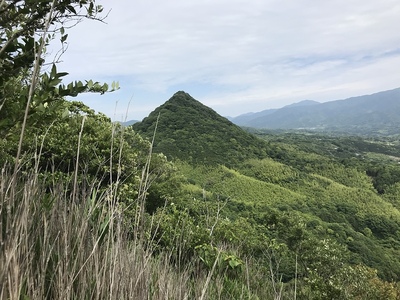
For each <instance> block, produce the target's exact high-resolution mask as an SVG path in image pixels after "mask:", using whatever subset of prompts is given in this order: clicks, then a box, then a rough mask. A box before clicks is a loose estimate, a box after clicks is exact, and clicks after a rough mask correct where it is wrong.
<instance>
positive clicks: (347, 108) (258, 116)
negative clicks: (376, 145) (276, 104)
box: [232, 88, 400, 134]
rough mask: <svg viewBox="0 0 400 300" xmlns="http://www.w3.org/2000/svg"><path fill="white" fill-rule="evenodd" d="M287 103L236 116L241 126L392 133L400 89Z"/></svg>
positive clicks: (399, 118) (399, 105)
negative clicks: (332, 98)
mask: <svg viewBox="0 0 400 300" xmlns="http://www.w3.org/2000/svg"><path fill="white" fill-rule="evenodd" d="M305 103H307V102H300V103H299V104H300V105H289V106H285V107H283V108H281V109H277V110H267V111H264V112H260V113H254V114H251V115H245V116H238V117H236V118H233V119H232V121H233V122H234V123H236V124H238V125H241V126H248V127H255V128H268V129H311V130H317V131H334V132H343V133H361V134H378V133H379V134H395V133H397V132H398V130H399V124H400V88H398V89H394V90H390V91H384V92H380V93H376V94H372V95H366V96H360V97H353V98H349V99H345V100H337V101H330V102H325V103H318V102H315V101H312V102H308V104H309V105H302V104H305Z"/></svg>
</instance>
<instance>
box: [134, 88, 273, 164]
mask: <svg viewBox="0 0 400 300" xmlns="http://www.w3.org/2000/svg"><path fill="white" fill-rule="evenodd" d="M157 120H158V125H157V132H156V139H155V143H154V151H155V152H162V153H164V154H165V155H167V156H168V157H169V158H179V159H181V160H186V161H190V162H196V163H206V164H207V163H221V164H225V165H232V164H234V163H235V162H237V161H239V160H242V159H244V158H246V157H247V156H248V155H249V153H251V154H252V155H257V154H260V155H265V153H261V152H262V150H260V149H263V148H264V149H265V147H262V146H260V143H263V141H261V140H259V139H257V138H256V137H254V136H253V135H251V134H249V133H247V132H245V131H244V130H243V129H241V128H240V127H238V126H237V125H234V124H233V123H232V122H230V121H229V120H228V119H226V118H224V117H222V116H220V115H219V114H218V113H217V112H215V111H214V110H213V109H211V108H209V107H208V106H206V105H204V104H202V103H201V102H200V101H197V100H196V99H194V98H193V97H192V96H190V95H189V94H188V93H186V92H183V91H179V92H177V93H175V94H174V95H173V96H172V97H171V98H170V99H169V100H168V101H166V102H165V103H164V104H163V105H161V106H159V107H157V108H156V109H155V110H154V111H153V112H151V113H150V114H149V116H148V117H146V118H144V119H143V121H142V122H140V123H136V124H134V125H133V128H134V129H135V130H136V131H138V132H139V133H140V134H142V135H143V136H145V137H149V138H150V137H152V136H153V133H154V130H155V128H156V123H157ZM250 148H251V149H250Z"/></svg>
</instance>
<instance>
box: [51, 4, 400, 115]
mask: <svg viewBox="0 0 400 300" xmlns="http://www.w3.org/2000/svg"><path fill="white" fill-rule="evenodd" d="M98 3H99V4H102V5H103V6H104V7H105V10H106V11H109V15H108V17H107V19H106V20H105V21H106V23H107V24H102V23H100V22H93V21H84V22H82V23H80V24H78V25H77V26H76V27H74V28H72V29H70V30H69V32H68V33H69V37H68V41H69V45H68V50H67V52H66V53H65V54H64V55H63V57H62V61H63V62H62V63H61V64H60V65H59V67H58V68H59V70H60V71H67V72H69V73H70V75H69V76H68V77H67V80H85V79H93V80H96V81H100V82H108V83H111V82H112V81H119V83H120V86H121V89H120V90H119V91H117V92H114V93H111V94H108V95H103V96H99V95H84V96H80V97H79V99H78V100H81V101H83V102H85V103H86V104H88V105H89V106H91V107H92V108H94V109H95V110H96V111H100V112H103V113H105V114H107V115H108V116H110V117H111V118H112V119H114V120H119V121H123V120H125V119H126V120H131V119H142V118H143V117H145V116H147V115H148V114H149V113H150V112H151V111H152V110H154V109H155V108H156V107H157V106H159V105H161V104H162V103H164V102H165V101H166V100H168V99H169V98H170V97H171V96H172V95H173V94H174V93H175V92H176V91H179V90H184V91H186V92H188V93H189V94H191V95H192V96H193V97H194V98H195V99H197V100H199V101H201V102H202V103H203V104H205V105H207V106H210V107H211V108H213V109H214V110H216V111H217V112H218V113H219V114H221V115H223V116H237V115H240V114H242V113H247V112H256V111H261V110H264V109H269V108H278V107H282V106H284V105H287V104H290V103H293V102H299V101H301V100H305V99H310V100H315V101H319V102H325V101H331V100H338V99H344V98H348V97H352V96H358V95H365V94H371V93H374V92H379V91H383V90H388V89H393V88H397V87H400V71H399V70H400V32H399V30H398V28H400V18H399V16H400V1H398V0H381V1H371V0H369V1H365V0H350V1H349V0H346V1H344V0H330V1H315V0H291V1H289V0H279V1H278V0H252V1H244V0H240V1H239V0H229V1H227V0H193V1H187V0H169V1H165V0H164V1H162V0H136V1H132V0H118V1H112V2H111V1H98ZM55 46H56V45H55ZM55 46H54V47H55Z"/></svg>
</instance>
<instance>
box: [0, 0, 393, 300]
mask: <svg viewBox="0 0 400 300" xmlns="http://www.w3.org/2000/svg"><path fill="white" fill-rule="evenodd" d="M101 10H102V8H101V7H99V6H96V5H95V3H94V1H62V2H61V1H47V2H41V3H40V5H39V4H38V3H36V2H28V1H3V2H1V4H0V14H1V17H2V18H1V21H0V25H1V30H2V31H1V34H0V37H1V49H0V59H1V64H0V66H1V72H2V73H1V75H2V76H1V80H0V96H1V97H0V99H1V100H0V101H1V102H0V133H1V140H0V164H1V170H2V172H1V175H0V299H104V298H110V299H266V300H268V299H398V298H399V296H400V284H399V282H400V262H399V261H398V257H399V256H400V242H399V241H400V211H399V208H400V201H399V199H400V198H399V197H400V165H399V164H398V158H400V149H399V144H398V142H397V141H396V140H395V139H392V138H388V137H379V138H377V137H375V138H374V139H366V138H360V137H348V136H331V135H314V134H309V133H308V134H295V133H279V134H275V133H265V132H261V131H257V132H254V131H253V132H252V133H249V132H246V131H244V130H243V129H241V128H240V127H238V126H236V125H233V124H232V123H231V122H229V121H228V120H226V119H225V118H223V117H221V116H219V115H218V114H217V113H215V112H214V111H213V110H211V109H210V108H208V107H206V106H204V105H202V104H201V103H200V102H198V101H196V100H194V99H193V98H192V97H190V95H189V94H187V93H185V92H178V93H176V94H175V95H174V96H173V97H172V98H171V99H170V100H168V101H167V102H166V103H165V104H164V105H162V106H160V107H159V108H157V109H156V110H155V111H154V112H153V113H151V114H150V115H149V117H148V118H145V119H144V120H143V122H139V123H136V124H134V125H133V126H130V127H123V126H121V125H120V124H116V123H112V122H111V120H110V119H109V118H107V117H106V116H105V115H103V114H101V113H95V112H94V111H93V110H91V109H90V108H89V107H87V106H85V105H84V104H82V103H81V102H79V101H67V100H66V99H65V97H66V96H79V94H80V93H83V92H98V93H100V94H102V93H105V92H110V91H113V90H114V89H117V88H118V85H117V84H115V83H114V84H112V85H111V89H109V88H108V85H107V84H100V83H96V82H93V81H91V80H87V81H86V82H85V83H82V82H74V83H72V84H67V85H65V84H64V83H63V77H64V76H65V74H66V73H63V72H58V71H57V68H56V66H55V65H53V64H52V66H51V67H50V68H49V69H48V70H47V69H45V68H42V66H44V65H45V63H46V62H45V58H46V55H45V54H46V53H45V45H46V44H47V43H49V42H50V40H51V39H55V38H60V39H61V41H62V42H65V40H66V38H67V35H66V33H65V29H64V28H63V29H61V28H62V24H64V23H63V22H64V21H66V20H72V19H75V18H80V17H82V16H83V15H85V16H86V17H88V18H91V19H92V18H95V19H98V18H100V17H99V15H98V14H99V13H101ZM49 33H51V35H50V36H49ZM44 70H47V71H49V72H46V71H44Z"/></svg>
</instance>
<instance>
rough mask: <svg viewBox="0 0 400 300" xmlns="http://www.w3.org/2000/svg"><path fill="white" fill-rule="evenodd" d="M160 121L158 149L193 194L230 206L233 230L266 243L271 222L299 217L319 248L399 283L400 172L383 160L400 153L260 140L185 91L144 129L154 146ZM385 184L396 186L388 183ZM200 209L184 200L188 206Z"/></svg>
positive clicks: (321, 140)
mask: <svg viewBox="0 0 400 300" xmlns="http://www.w3.org/2000/svg"><path fill="white" fill-rule="evenodd" d="M158 116H159V126H158V128H157V132H156V142H155V147H154V150H155V151H159V152H163V153H164V154H166V155H167V156H168V157H170V158H172V159H174V160H175V164H176V165H177V167H178V170H180V172H181V174H182V175H183V176H184V178H186V179H185V180H186V184H184V190H186V192H191V193H192V194H193V197H195V198H203V199H208V200H210V199H214V200H213V201H223V202H226V203H225V206H224V210H223V211H221V214H223V215H224V217H226V218H227V219H229V220H230V222H235V220H239V219H241V218H246V222H249V223H250V225H249V226H251V227H252V228H253V230H255V232H256V233H255V234H256V235H262V234H263V233H262V230H266V231H268V229H266V228H268V226H272V225H271V224H269V222H270V221H266V220H268V218H269V217H268V216H270V215H271V214H273V215H275V216H280V217H284V216H286V215H294V216H296V217H293V218H300V219H301V220H302V221H301V222H304V224H305V228H306V232H307V234H308V235H309V237H308V238H309V239H319V240H321V239H325V238H327V239H330V240H333V241H335V242H337V243H338V244H340V245H343V246H344V247H345V248H346V249H348V250H349V251H350V253H351V255H350V256H349V258H348V263H361V264H365V265H367V266H369V267H372V268H375V269H377V270H378V274H379V276H381V277H382V278H384V279H386V280H396V281H397V280H399V278H400V263H399V262H398V260H397V257H398V256H399V255H400V242H398V241H399V240H400V212H399V210H398V209H397V208H396V207H398V203H397V201H395V200H393V199H394V197H395V196H394V195H398V182H399V179H400V177H399V176H398V174H399V173H398V172H399V166H398V165H396V163H395V161H392V163H388V164H382V160H381V159H376V157H377V155H378V154H379V155H382V156H384V157H393V156H395V155H399V156H400V151H399V149H398V148H396V146H388V145H387V143H384V142H383V141H382V142H379V141H367V140H363V139H361V138H355V137H354V138H352V137H347V138H346V137H327V136H314V135H295V134H288V135H284V134H281V135H279V134H277V135H269V134H264V135H260V138H259V139H256V138H255V136H254V135H253V136H249V134H248V133H246V132H245V131H244V130H242V129H241V128H238V127H236V126H235V125H232V124H231V123H230V122H229V121H227V120H226V119H225V118H222V117H220V116H218V115H217V114H216V113H215V112H214V111H212V110H211V109H209V108H208V107H205V106H204V105H202V104H201V103H200V102H198V101H196V100H194V99H193V98H191V97H190V96H189V95H188V94H186V93H184V92H178V93H176V94H175V95H174V96H173V97H172V98H171V99H170V100H169V101H167V102H166V103H165V104H164V105H162V106H160V107H159V108H157V109H156V110H155V111H154V112H153V113H151V114H150V116H149V117H148V118H146V119H144V120H143V122H142V123H139V124H135V125H134V128H135V129H136V130H138V131H139V132H140V133H141V134H143V135H145V136H148V137H151V136H152V134H153V132H154V128H155V123H156V119H157V117H158ZM372 154H374V155H372ZM372 157H375V159H373V158H372ZM177 159H179V160H177ZM219 164H221V165H222V166H219ZM385 174H386V175H385ZM389 174H390V175H389ZM385 176H386V177H389V176H390V177H391V178H392V179H391V181H386V183H383V182H384V181H385V179H384V177H385ZM391 193H393V196H390V194H391ZM388 199H392V200H391V201H388ZM176 203H178V204H179V201H176ZM192 204H193V203H191V202H187V200H183V202H182V205H183V206H182V207H186V208H187V207H191V205H192ZM191 209H193V208H191ZM271 211H273V213H271ZM280 217H277V218H280ZM273 226H277V225H276V224H275V225H273ZM290 226H294V227H295V224H291V225H290ZM290 226H289V227H290ZM255 228H257V229H255ZM260 228H262V229H260ZM259 230H261V232H260V231H259ZM264 234H265V232H264ZM276 234H277V238H278V239H279V240H281V241H282V242H284V243H285V244H286V245H289V244H290V243H291V241H290V239H289V240H288V239H285V238H284V237H283V236H281V233H276ZM249 235H250V234H249ZM269 235H273V234H272V233H270V234H269ZM267 236H268V234H267ZM254 238H255V237H254ZM258 246H259V245H258ZM247 251H250V250H249V249H247ZM251 251H256V249H252V250H251ZM289 278H290V276H289Z"/></svg>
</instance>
